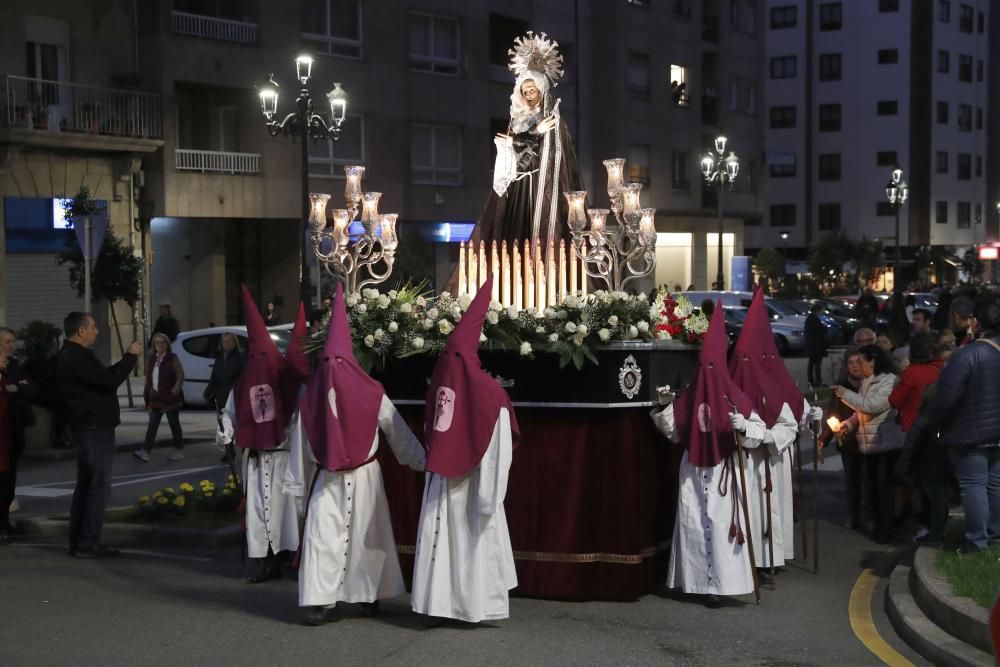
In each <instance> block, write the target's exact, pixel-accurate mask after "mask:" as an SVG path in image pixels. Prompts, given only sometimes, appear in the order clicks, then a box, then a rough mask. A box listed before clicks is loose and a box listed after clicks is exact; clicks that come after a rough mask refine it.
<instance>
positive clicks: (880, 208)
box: [875, 200, 896, 217]
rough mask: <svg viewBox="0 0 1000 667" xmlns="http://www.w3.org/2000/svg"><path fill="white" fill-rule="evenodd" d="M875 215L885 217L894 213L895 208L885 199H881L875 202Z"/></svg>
mask: <svg viewBox="0 0 1000 667" xmlns="http://www.w3.org/2000/svg"><path fill="white" fill-rule="evenodd" d="M875 215H877V216H879V217H886V216H892V215H896V210H895V209H894V208H893V207H892V204H890V203H889V202H887V201H884V200H881V201H877V202H875Z"/></svg>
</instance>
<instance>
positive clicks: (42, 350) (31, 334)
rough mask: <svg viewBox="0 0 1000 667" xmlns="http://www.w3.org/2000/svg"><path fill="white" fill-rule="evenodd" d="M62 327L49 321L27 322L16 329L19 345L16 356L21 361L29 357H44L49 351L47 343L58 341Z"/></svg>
mask: <svg viewBox="0 0 1000 667" xmlns="http://www.w3.org/2000/svg"><path fill="white" fill-rule="evenodd" d="M61 333H62V329H61V328H60V327H57V326H56V325H55V324H52V323H51V322H43V321H42V320H33V321H31V322H28V323H27V324H25V325H24V326H23V327H21V328H20V329H19V330H18V331H17V340H18V342H19V343H20V347H19V349H18V352H17V358H18V359H19V360H20V361H21V362H26V361H28V360H29V359H45V357H46V356H47V354H48V351H49V345H50V343H51V342H52V341H53V340H56V341H58V340H59V335H60V334H61Z"/></svg>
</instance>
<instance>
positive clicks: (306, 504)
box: [292, 466, 322, 570]
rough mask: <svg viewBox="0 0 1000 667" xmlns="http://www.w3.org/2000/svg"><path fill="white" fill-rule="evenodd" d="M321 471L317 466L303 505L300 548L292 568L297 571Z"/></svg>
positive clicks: (293, 559) (296, 551)
mask: <svg viewBox="0 0 1000 667" xmlns="http://www.w3.org/2000/svg"><path fill="white" fill-rule="evenodd" d="M320 470H322V468H320V467H319V466H316V471H315V472H314V473H313V478H312V482H310V483H309V493H307V494H306V497H305V501H304V502H303V504H302V524H301V525H300V526H299V548H298V549H296V550H295V557H294V558H292V567H294V568H295V569H296V570H297V569H299V563H300V562H302V547H303V546H304V545H305V543H306V519H308V518H309V503H310V502H312V495H313V489H314V488H316V480H317V479H319V471H320Z"/></svg>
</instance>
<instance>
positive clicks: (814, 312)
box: [806, 303, 826, 386]
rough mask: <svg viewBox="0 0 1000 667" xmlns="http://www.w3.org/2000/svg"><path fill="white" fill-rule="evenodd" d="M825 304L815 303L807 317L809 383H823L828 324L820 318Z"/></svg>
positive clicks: (807, 373) (807, 372)
mask: <svg viewBox="0 0 1000 667" xmlns="http://www.w3.org/2000/svg"><path fill="white" fill-rule="evenodd" d="M822 312H823V306H822V305H821V304H818V303H814V304H813V305H812V308H810V309H809V317H807V318H806V356H807V357H809V364H808V365H807V367H806V377H807V378H808V380H809V384H811V385H814V386H819V385H821V384H823V357H825V356H826V326H824V324H823V322H822V321H821V320H820V319H819V314H820V313H822Z"/></svg>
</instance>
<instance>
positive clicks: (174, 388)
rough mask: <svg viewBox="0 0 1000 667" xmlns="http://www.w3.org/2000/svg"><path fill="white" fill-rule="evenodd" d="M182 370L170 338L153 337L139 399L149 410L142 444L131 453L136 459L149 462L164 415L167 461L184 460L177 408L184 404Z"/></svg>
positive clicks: (182, 436)
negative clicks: (168, 446) (168, 444)
mask: <svg viewBox="0 0 1000 667" xmlns="http://www.w3.org/2000/svg"><path fill="white" fill-rule="evenodd" d="M183 387H184V368H183V367H182V366H181V362H180V359H178V358H177V355H176V354H174V353H173V352H171V350H170V339H169V338H167V337H166V335H164V334H160V333H158V334H153V354H151V355H149V360H148V361H147V362H146V388H145V389H144V390H143V394H142V396H143V398H144V399H145V401H146V407H147V408H149V425H148V426H147V427H146V443H145V445H144V447H143V448H142V449H137V450H135V452H133V454H134V455H135V457H136V458H137V459H140V460H142V461H147V462H148V461H149V452H150V450H152V449H153V445H154V444H155V442H156V432H157V431H158V430H159V428H160V420H162V419H163V415H166V416H167V423H168V424H170V435H171V436H172V438H173V444H174V448H173V451H171V452H170V454H168V455H167V460H168V461H177V460H180V459H182V458H184V434H183V433H182V432H181V417H180V409H181V405H183V404H184V392H183Z"/></svg>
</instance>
